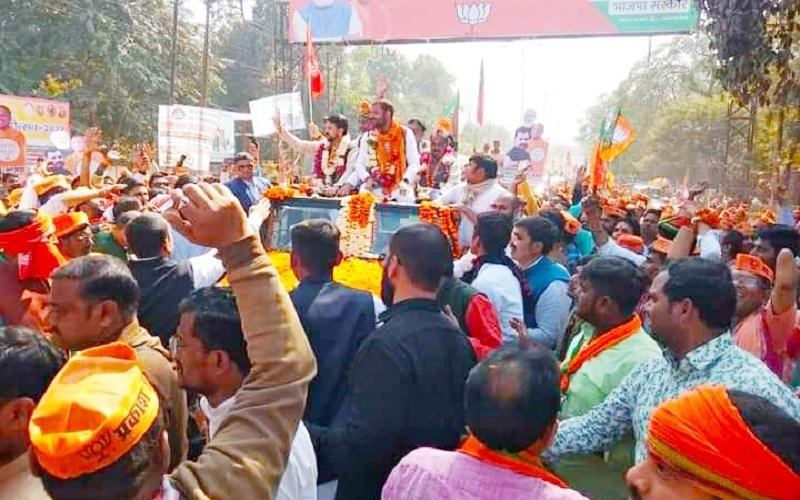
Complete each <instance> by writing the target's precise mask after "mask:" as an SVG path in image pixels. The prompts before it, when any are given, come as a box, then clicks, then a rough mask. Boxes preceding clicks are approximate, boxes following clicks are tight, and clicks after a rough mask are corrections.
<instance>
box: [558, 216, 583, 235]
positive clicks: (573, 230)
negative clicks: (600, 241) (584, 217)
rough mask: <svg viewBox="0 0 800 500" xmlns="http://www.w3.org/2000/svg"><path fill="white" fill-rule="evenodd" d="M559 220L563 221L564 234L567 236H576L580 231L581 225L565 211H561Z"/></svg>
mask: <svg viewBox="0 0 800 500" xmlns="http://www.w3.org/2000/svg"><path fill="white" fill-rule="evenodd" d="M561 218H562V219H564V232H565V233H567V234H573V235H575V234H578V232H579V231H580V230H581V223H580V221H579V220H578V219H576V218H575V217H573V216H572V214H571V213H569V212H567V211H566V210H562V211H561Z"/></svg>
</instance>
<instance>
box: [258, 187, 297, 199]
mask: <svg viewBox="0 0 800 500" xmlns="http://www.w3.org/2000/svg"><path fill="white" fill-rule="evenodd" d="M264 196H265V197H266V198H268V199H269V200H270V201H285V200H289V199H291V198H294V197H295V196H297V191H296V190H295V189H294V188H291V187H286V186H273V187H271V188H269V189H267V192H266V193H264Z"/></svg>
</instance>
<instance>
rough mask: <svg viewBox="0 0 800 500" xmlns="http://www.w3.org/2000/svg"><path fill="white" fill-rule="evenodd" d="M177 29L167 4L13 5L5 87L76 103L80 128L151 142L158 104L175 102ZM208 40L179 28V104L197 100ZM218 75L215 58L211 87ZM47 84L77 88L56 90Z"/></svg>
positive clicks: (59, 0)
mask: <svg viewBox="0 0 800 500" xmlns="http://www.w3.org/2000/svg"><path fill="white" fill-rule="evenodd" d="M183 17H185V16H183ZM171 28H172V9H171V7H170V4H169V3H166V2H164V1H162V0H136V1H124V0H73V1H69V2H68V1H66V0H54V1H48V2H45V1H33V2H31V1H21V0H9V2H7V3H6V5H5V6H4V9H3V16H2V18H0V47H2V50H0V87H2V88H3V89H4V90H5V91H7V92H11V93H15V94H21V95H40V96H43V97H50V96H54V95H57V96H58V97H63V98H67V99H69V100H70V101H72V110H73V122H74V124H75V125H76V128H81V127H85V126H90V125H97V126H100V127H101V128H102V129H103V131H104V134H105V137H106V138H107V139H111V140H113V139H121V138H125V139H127V140H130V141H136V142H138V141H145V140H146V141H151V140H153V137H154V135H155V126H156V122H157V105H158V104H166V103H167V102H168V101H169V78H170V67H171V53H170V47H171V40H172V33H171ZM201 36H202V34H201V32H200V30H199V29H198V27H196V26H194V25H192V24H189V23H186V22H181V23H179V37H178V58H177V60H178V69H177V96H178V102H179V103H184V104H193V103H196V102H197V100H198V96H199V92H198V86H199V77H198V74H197V69H196V64H197V61H199V60H200V59H201V47H202V39H201ZM215 75H216V64H214V63H213V61H212V74H211V79H210V82H211V85H212V88H213V86H215V85H217V84H218V79H216V78H215ZM48 80H50V81H51V82H52V81H54V80H55V81H62V82H74V85H71V86H69V88H67V91H66V92H61V90H62V89H59V92H57V93H56V92H53V88H54V87H53V86H52V85H49V84H48V83H47V81H48Z"/></svg>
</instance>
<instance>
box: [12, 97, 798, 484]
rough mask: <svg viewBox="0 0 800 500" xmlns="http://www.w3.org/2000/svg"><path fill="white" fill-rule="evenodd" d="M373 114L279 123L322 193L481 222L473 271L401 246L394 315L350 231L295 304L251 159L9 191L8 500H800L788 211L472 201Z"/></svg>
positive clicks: (582, 200)
mask: <svg viewBox="0 0 800 500" xmlns="http://www.w3.org/2000/svg"><path fill="white" fill-rule="evenodd" d="M361 111H362V115H361V117H362V123H360V124H359V127H360V128H361V135H360V136H359V137H358V138H357V139H355V140H351V139H350V138H349V134H348V132H349V131H348V126H347V122H346V120H345V119H342V118H338V117H334V118H330V119H327V120H326V123H325V127H324V128H325V134H324V137H323V136H320V137H317V138H315V139H314V141H310V142H309V141H302V140H300V139H299V138H297V137H294V136H293V135H291V133H290V132H288V131H286V130H284V129H283V128H282V127H281V126H280V123H277V124H276V125H278V133H279V135H280V136H281V137H282V138H283V139H284V140H286V141H287V142H288V143H289V144H290V145H291V146H292V147H294V148H297V149H302V150H305V151H308V152H312V153H313V152H316V153H315V154H317V159H316V160H315V161H316V163H315V172H316V173H315V175H316V177H317V181H318V182H319V185H318V186H317V188H318V190H319V192H320V193H325V194H326V195H329V196H334V195H349V194H351V193H353V192H356V191H357V190H367V191H372V192H374V193H378V194H380V195H381V196H382V197H383V198H385V199H392V198H394V199H397V200H403V199H404V197H408V196H411V197H412V198H413V199H416V198H417V197H418V195H419V193H421V192H424V194H425V196H431V195H433V196H435V197H437V200H438V203H441V204H443V205H449V206H452V207H454V208H455V209H456V211H457V212H458V213H459V214H460V223H459V231H458V236H457V238H455V239H457V240H458V241H456V242H455V243H456V244H458V246H459V247H460V249H461V251H460V252H458V254H459V255H458V257H457V258H455V259H454V251H453V250H454V249H453V243H454V242H453V241H451V239H450V238H448V236H446V235H445V234H444V233H443V231H442V230H441V229H440V228H439V227H438V226H436V225H433V224H428V223H415V224H411V225H408V226H404V227H402V228H400V229H399V230H398V231H396V232H395V233H394V234H393V235H392V237H391V241H390V244H389V248H388V251H387V252H386V255H385V256H383V261H382V267H383V276H382V282H381V287H380V289H381V295H380V297H376V296H373V295H371V294H370V293H367V292H364V291H361V290H355V289H351V288H348V287H346V286H343V285H341V284H338V283H336V282H335V281H334V280H333V270H334V269H335V268H336V267H337V266H338V265H339V263H340V262H341V260H342V257H343V255H342V252H341V250H340V237H341V234H340V230H339V228H337V226H336V225H335V223H334V222H331V221H328V220H306V221H303V222H301V223H299V224H297V225H295V226H293V227H292V228H291V267H292V271H293V272H294V274H295V276H296V277H297V279H298V281H299V285H298V286H297V287H296V288H295V289H294V290H291V291H288V290H285V289H284V287H283V286H282V285H281V282H280V279H279V275H278V272H277V270H276V269H275V267H274V266H273V265H272V262H271V260H270V258H269V257H268V255H267V253H266V250H265V248H264V245H263V240H262V238H261V236H260V232H261V229H262V226H263V224H264V221H265V219H266V218H267V217H268V216H269V214H270V212H271V210H272V208H271V205H270V202H269V200H268V199H267V198H266V197H264V196H263V194H264V192H265V191H266V190H267V188H268V186H269V181H268V180H266V179H264V178H260V177H259V176H257V175H254V167H255V163H256V159H255V158H254V157H253V155H251V154H250V153H240V154H238V155H237V156H236V157H235V161H234V163H233V165H232V168H231V169H230V170H229V172H227V175H229V176H230V177H229V178H228V179H227V183H226V184H220V183H213V182H212V183H209V182H204V181H205V180H211V179H205V180H204V179H198V178H196V177H193V176H192V175H189V174H187V173H180V174H179V175H176V174H174V173H173V174H166V173H164V172H160V171H159V170H160V169H159V168H158V167H157V166H154V165H153V162H152V161H150V159H149V158H147V159H145V161H140V162H137V163H136V164H134V165H132V166H131V167H130V168H127V169H124V170H123V171H122V172H121V174H120V175H119V176H118V177H115V178H113V179H111V182H106V183H101V181H102V176H100V177H101V178H99V179H98V178H94V177H97V176H93V175H91V174H92V171H93V168H94V167H92V162H93V161H94V160H93V153H94V152H95V151H97V150H98V149H99V148H98V147H92V146H90V147H89V148H87V151H88V152H87V153H86V156H85V158H84V159H83V165H82V166H79V167H78V172H77V173H76V175H75V176H74V177H70V176H66V175H63V174H56V173H54V172H52V171H49V170H48V169H47V168H44V169H41V170H40V171H37V172H36V173H34V174H32V175H30V176H29V177H28V178H27V179H26V180H25V182H24V184H22V185H19V186H14V185H12V184H13V182H14V180H13V179H10V178H8V177H4V182H6V183H7V184H8V186H7V187H8V188H9V189H7V193H8V195H7V196H6V197H5V199H4V200H3V203H4V204H3V207H4V209H3V213H2V216H0V255H2V261H1V262H0V290H2V292H1V293H0V319H1V320H2V326H1V327H0V379H2V380H3V384H2V385H0V437H2V439H0V497H2V498H31V499H34V498H36V499H38V498H54V499H78V498H119V499H143V498H147V499H150V498H160V499H176V498H278V499H281V500H290V499H303V500H305V499H309V500H311V499H317V498H319V499H332V498H339V499H345V500H348V499H377V498H384V499H387V500H395V499H398V500H399V499H403V500H413V499H437V500H438V499H454V500H455V499H467V500H468V499H474V500H479V499H481V500H482V499H500V498H502V499H516V498H519V499H522V498H526V499H527V498H538V499H580V498H597V499H618V498H625V497H630V498H634V499H639V498H641V499H656V500H657V499H675V498H681V499H688V500H693V499H697V500H701V499H712V498H726V499H727V498H737V499H738V498H742V499H781V500H783V499H786V500H794V499H797V498H800V397H799V395H798V387H800V362H798V361H799V360H800V321H798V320H799V319H800V316H798V285H799V284H800V271H798V261H797V260H796V256H800V231H798V230H797V229H796V228H795V225H796V220H795V215H796V214H795V213H794V212H793V211H792V208H791V206H790V205H789V204H788V202H787V200H786V199H784V198H785V197H779V199H776V206H775V207H774V208H772V209H766V210H760V211H756V210H754V209H753V208H752V207H750V206H747V205H745V204H744V203H739V202H733V201H730V200H726V201H721V200H718V199H713V197H712V196H709V195H708V194H707V193H705V192H704V191H706V189H705V187H700V188H698V189H693V190H691V191H690V192H689V193H687V194H686V196H683V197H682V198H681V197H678V198H677V199H673V200H670V199H666V200H662V199H650V198H649V197H647V196H645V195H643V194H642V193H637V192H634V191H632V190H625V189H620V190H618V191H616V192H609V193H606V194H605V195H604V196H600V195H598V194H596V193H592V192H589V190H587V188H586V187H585V186H584V185H583V184H582V180H583V179H582V178H581V176H578V178H577V179H576V182H575V183H574V185H572V186H559V187H556V188H554V189H553V191H552V192H550V193H548V194H547V195H546V196H545V197H544V198H543V199H537V200H533V202H532V201H531V200H530V199H525V197H524V196H522V197H521V196H520V195H521V191H520V190H519V189H517V188H518V187H519V186H516V185H512V186H503V185H501V184H500V182H499V181H498V162H497V160H496V159H495V158H492V157H491V155H482V154H476V155H474V156H472V157H471V158H470V159H469V162H468V164H467V165H465V166H464V167H463V169H462V173H461V178H462V180H461V181H458V182H456V181H455V180H453V181H452V182H451V180H450V179H449V178H448V177H447V176H448V175H449V172H450V170H449V166H445V165H443V164H442V163H441V161H442V159H443V157H444V156H445V155H447V154H449V153H448V148H450V147H451V146H452V141H451V139H450V138H449V132H448V130H447V126H446V124H440V126H437V127H435V130H434V131H433V132H432V134H431V136H430V139H429V140H424V139H423V137H422V134H423V133H424V132H425V131H424V126H423V124H422V123H420V122H419V121H412V122H411V123H410V124H409V126H404V125H401V124H400V123H399V122H398V121H397V120H396V119H394V117H393V109H392V107H391V104H389V103H387V102H385V101H380V102H377V103H375V104H374V105H372V106H365V107H364V108H363V109H362V110H361ZM368 117H369V119H368ZM90 136H91V135H90ZM423 142H425V143H427V144H430V147H431V150H430V151H424V150H421V149H420V148H419V147H418V145H417V144H418V143H423ZM425 158H427V159H426V160H424V161H421V160H420V159H425ZM431 158H432V160H431ZM425 161H427V162H429V163H425ZM448 161H449V160H448ZM430 162H432V163H430ZM332 166H335V167H336V168H335V169H334V168H331V167H332ZM444 173H447V175H445V174H444ZM423 179H424V180H423ZM448 183H449V184H452V185H448ZM437 191H441V192H437Z"/></svg>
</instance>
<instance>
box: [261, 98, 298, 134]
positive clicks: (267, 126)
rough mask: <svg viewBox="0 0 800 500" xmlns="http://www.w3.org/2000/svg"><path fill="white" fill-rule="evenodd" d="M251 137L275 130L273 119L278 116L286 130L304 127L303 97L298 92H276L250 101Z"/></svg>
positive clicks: (272, 132)
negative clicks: (276, 93)
mask: <svg viewBox="0 0 800 500" xmlns="http://www.w3.org/2000/svg"><path fill="white" fill-rule="evenodd" d="M250 116H251V117H252V119H253V137H269V136H270V135H272V134H274V133H276V132H277V129H276V128H275V122H274V119H275V117H276V116H279V117H280V119H281V123H283V126H284V127H286V128H287V129H288V130H302V129H304V128H306V119H305V115H304V114H303V99H302V97H301V95H300V92H291V93H287V94H278V95H273V96H269V97H262V98H261V99H256V100H255V101H250Z"/></svg>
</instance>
